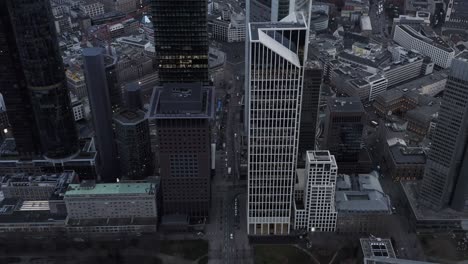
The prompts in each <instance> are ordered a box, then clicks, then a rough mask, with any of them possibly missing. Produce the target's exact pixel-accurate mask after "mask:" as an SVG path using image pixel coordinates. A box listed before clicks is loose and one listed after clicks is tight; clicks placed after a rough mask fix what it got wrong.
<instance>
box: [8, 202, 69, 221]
mask: <svg viewBox="0 0 468 264" xmlns="http://www.w3.org/2000/svg"><path fill="white" fill-rule="evenodd" d="M46 203H47V204H46ZM65 218H66V215H57V214H52V213H51V212H50V210H49V208H48V202H47V201H22V200H21V199H16V198H5V199H4V200H3V201H1V202H0V225H6V224H8V225H11V224H23V223H50V224H57V223H59V224H60V223H62V224H63V223H64V222H65Z"/></svg>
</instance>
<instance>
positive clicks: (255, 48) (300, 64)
mask: <svg viewBox="0 0 468 264" xmlns="http://www.w3.org/2000/svg"><path fill="white" fill-rule="evenodd" d="M248 40H249V43H248V44H249V47H248V58H247V60H248V65H247V67H248V69H249V71H248V72H247V80H248V89H249V90H248V91H247V92H246V95H247V102H248V103H247V107H246V110H247V111H248V116H247V120H246V122H247V126H248V127H247V130H248V138H249V141H248V205H247V224H248V227H247V228H248V229H247V232H248V234H249V235H286V234H289V232H290V229H291V202H292V194H293V183H294V178H295V174H296V160H297V152H298V140H299V123H300V113H301V97H302V89H303V82H304V64H305V60H306V57H307V46H308V45H307V44H308V25H307V23H306V20H305V18H304V16H303V13H302V12H301V13H296V12H293V13H291V14H290V15H288V16H287V17H285V18H284V19H283V20H281V21H280V22H275V23H272V22H267V23H251V24H250V25H249V32H248Z"/></svg>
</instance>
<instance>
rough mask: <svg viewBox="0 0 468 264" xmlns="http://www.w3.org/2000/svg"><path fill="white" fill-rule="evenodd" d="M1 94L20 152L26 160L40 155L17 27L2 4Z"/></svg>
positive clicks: (0, 29)
mask: <svg viewBox="0 0 468 264" xmlns="http://www.w3.org/2000/svg"><path fill="white" fill-rule="evenodd" d="M0 92H1V93H2V95H3V98H4V100H5V105H6V108H7V114H8V116H9V122H10V125H11V128H12V129H13V135H14V137H15V141H16V150H17V151H18V153H19V154H20V155H21V156H22V157H24V156H34V155H36V154H38V153H39V149H40V148H39V145H38V142H39V141H38V140H37V138H35V137H36V136H37V133H36V128H35V126H34V118H33V112H32V108H31V102H30V97H29V92H28V88H27V86H26V79H25V76H24V73H23V69H22V66H21V63H20V61H19V51H18V48H17V46H16V40H15V34H14V30H13V25H12V24H11V21H10V16H9V13H8V9H7V5H6V2H5V1H0Z"/></svg>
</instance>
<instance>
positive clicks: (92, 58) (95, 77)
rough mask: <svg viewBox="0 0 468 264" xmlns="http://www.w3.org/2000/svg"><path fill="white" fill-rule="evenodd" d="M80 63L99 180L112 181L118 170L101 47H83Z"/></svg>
mask: <svg viewBox="0 0 468 264" xmlns="http://www.w3.org/2000/svg"><path fill="white" fill-rule="evenodd" d="M83 59H84V60H83V65H84V73H85V77H86V87H87V88H88V98H89V105H90V107H91V114H92V115H91V116H92V119H93V125H94V138H95V142H96V148H97V151H98V155H99V164H98V169H99V174H100V178H101V180H102V181H106V182H114V181H115V179H116V178H117V177H118V174H119V171H118V166H115V165H116V164H117V150H116V147H115V142H114V130H113V128H112V110H111V103H110V99H109V90H108V88H107V79H106V72H105V64H104V55H103V49H102V48H86V49H83Z"/></svg>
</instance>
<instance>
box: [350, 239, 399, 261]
mask: <svg viewBox="0 0 468 264" xmlns="http://www.w3.org/2000/svg"><path fill="white" fill-rule="evenodd" d="M359 242H360V243H361V250H362V254H363V256H364V257H365V258H366V257H386V258H396V254H395V251H394V249H393V245H392V241H391V240H390V239H389V238H373V237H370V238H361V239H359Z"/></svg>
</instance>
